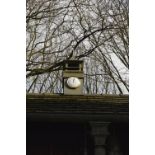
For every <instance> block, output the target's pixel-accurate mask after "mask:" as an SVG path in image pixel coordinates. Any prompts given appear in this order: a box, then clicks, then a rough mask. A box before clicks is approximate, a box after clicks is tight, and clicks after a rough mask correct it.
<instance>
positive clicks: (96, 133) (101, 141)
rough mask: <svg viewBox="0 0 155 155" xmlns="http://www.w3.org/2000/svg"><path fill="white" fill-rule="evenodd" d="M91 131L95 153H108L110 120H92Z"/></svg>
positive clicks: (103, 154)
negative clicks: (107, 141) (107, 142)
mask: <svg viewBox="0 0 155 155" xmlns="http://www.w3.org/2000/svg"><path fill="white" fill-rule="evenodd" d="M90 124H91V133H92V135H93V138H94V145H95V146H94V155H106V139H107V136H108V135H109V132H108V126H109V124H110V122H91V123H90Z"/></svg>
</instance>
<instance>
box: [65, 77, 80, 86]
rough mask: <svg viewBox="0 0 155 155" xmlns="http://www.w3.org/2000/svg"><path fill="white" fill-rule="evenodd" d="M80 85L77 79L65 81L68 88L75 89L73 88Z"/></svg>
mask: <svg viewBox="0 0 155 155" xmlns="http://www.w3.org/2000/svg"><path fill="white" fill-rule="evenodd" d="M80 85H81V82H80V80H79V79H78V78H77V77H69V78H68V79H67V86H68V87H69V88H73V89H75V88H78V87H79V86H80Z"/></svg>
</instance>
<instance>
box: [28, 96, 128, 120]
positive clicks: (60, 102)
mask: <svg viewBox="0 0 155 155" xmlns="http://www.w3.org/2000/svg"><path fill="white" fill-rule="evenodd" d="M26 107H27V118H28V119H30V118H35V119H37V118H39V119H46V120H47V119H48V120H63V119H65V120H69V119H73V120H81V121H91V120H109V121H124V120H125V121H128V114H129V113H128V112H129V96H128V95H63V94H27V106H26Z"/></svg>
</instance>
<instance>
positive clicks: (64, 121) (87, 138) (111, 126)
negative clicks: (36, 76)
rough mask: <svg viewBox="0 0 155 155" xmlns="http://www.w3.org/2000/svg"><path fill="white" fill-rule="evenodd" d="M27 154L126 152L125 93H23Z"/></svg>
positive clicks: (109, 154) (110, 154) (104, 154)
mask: <svg viewBox="0 0 155 155" xmlns="http://www.w3.org/2000/svg"><path fill="white" fill-rule="evenodd" d="M26 109H27V114H26V115H27V155H128V154H129V150H128V148H129V146H128V145H129V131H128V130H129V126H128V123H129V96H128V95H63V94H27V105H26Z"/></svg>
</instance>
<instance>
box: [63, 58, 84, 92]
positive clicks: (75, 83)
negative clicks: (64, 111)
mask: <svg viewBox="0 0 155 155" xmlns="http://www.w3.org/2000/svg"><path fill="white" fill-rule="evenodd" d="M83 82H84V75H83V61H82V60H68V61H66V62H65V64H64V67H63V91H64V94H65V95H82V94H83Z"/></svg>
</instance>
